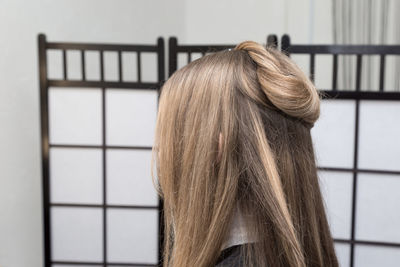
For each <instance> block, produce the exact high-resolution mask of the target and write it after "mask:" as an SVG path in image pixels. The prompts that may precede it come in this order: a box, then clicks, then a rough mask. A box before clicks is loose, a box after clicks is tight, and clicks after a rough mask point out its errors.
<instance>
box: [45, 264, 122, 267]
mask: <svg viewBox="0 0 400 267" xmlns="http://www.w3.org/2000/svg"><path fill="white" fill-rule="evenodd" d="M51 266H52V267H103V265H93V264H90V265H81V264H79V265H76V264H74V265H65V264H62V265H59V264H53V265H51ZM113 267H116V266H115V265H113ZM121 267H122V266H121Z"/></svg>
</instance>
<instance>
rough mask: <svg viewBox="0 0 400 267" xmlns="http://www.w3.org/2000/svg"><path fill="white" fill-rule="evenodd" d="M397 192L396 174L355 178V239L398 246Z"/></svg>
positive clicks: (399, 216) (399, 185) (399, 187)
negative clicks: (356, 181)
mask: <svg viewBox="0 0 400 267" xmlns="http://www.w3.org/2000/svg"><path fill="white" fill-rule="evenodd" d="M399 192H400V176H399V175H382V174H381V175H379V174H359V175H358V191H357V220H356V238H357V239H362V240H372V241H383V242H385V241H386V242H397V243H400V231H399V225H400V212H399V203H400V194H399Z"/></svg>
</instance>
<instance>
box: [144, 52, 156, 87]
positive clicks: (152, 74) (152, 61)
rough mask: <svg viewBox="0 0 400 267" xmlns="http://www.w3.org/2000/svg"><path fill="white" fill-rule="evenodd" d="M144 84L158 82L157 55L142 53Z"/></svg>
mask: <svg viewBox="0 0 400 267" xmlns="http://www.w3.org/2000/svg"><path fill="white" fill-rule="evenodd" d="M141 57H142V58H141V60H142V62H141V63H142V64H141V66H142V69H141V75H142V82H157V81H158V63H157V54H156V53H141Z"/></svg>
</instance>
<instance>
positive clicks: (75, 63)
mask: <svg viewBox="0 0 400 267" xmlns="http://www.w3.org/2000/svg"><path fill="white" fill-rule="evenodd" d="M66 56H67V78H68V80H81V79H82V70H81V52H80V51H79V50H67V55H66Z"/></svg>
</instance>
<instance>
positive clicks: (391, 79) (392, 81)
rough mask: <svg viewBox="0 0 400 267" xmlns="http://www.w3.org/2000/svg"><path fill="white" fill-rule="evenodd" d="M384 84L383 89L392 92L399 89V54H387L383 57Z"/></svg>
mask: <svg viewBox="0 0 400 267" xmlns="http://www.w3.org/2000/svg"><path fill="white" fill-rule="evenodd" d="M385 63H386V64H385V84H384V91H387V92H389V91H390V92H393V91H400V80H399V71H398V68H399V67H398V66H399V64H400V56H398V55H387V56H386V59H385Z"/></svg>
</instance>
